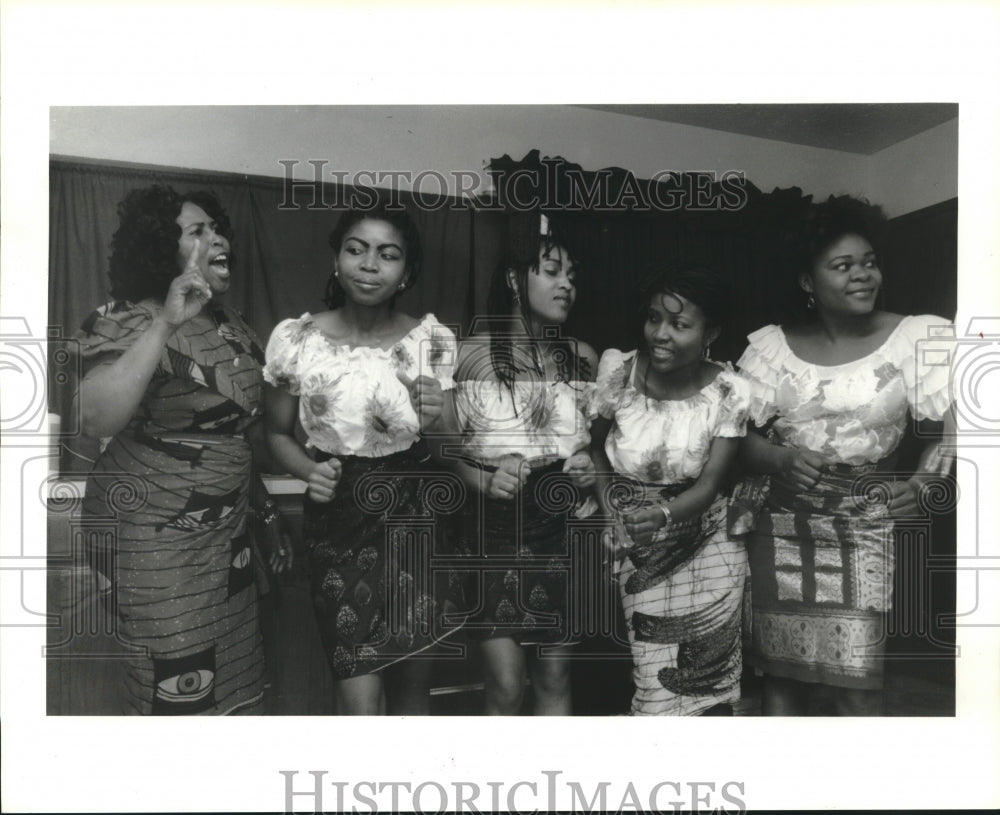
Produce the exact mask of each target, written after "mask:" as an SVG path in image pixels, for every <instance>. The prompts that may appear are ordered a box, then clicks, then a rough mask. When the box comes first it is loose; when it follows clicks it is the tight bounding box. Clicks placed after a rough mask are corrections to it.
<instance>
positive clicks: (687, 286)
mask: <svg viewBox="0 0 1000 815" xmlns="http://www.w3.org/2000/svg"><path fill="white" fill-rule="evenodd" d="M661 294H679V295H680V296H681V297H683V298H685V299H686V300H690V301H691V302H692V303H694V304H695V305H696V306H698V308H700V309H701V311H702V313H703V314H704V315H705V319H706V321H707V322H708V327H709V328H722V327H724V326H725V324H726V323H727V322H728V320H729V313H730V286H729V280H728V279H727V278H726V276H725V275H723V274H722V272H721V271H719V269H717V268H716V267H715V266H709V265H704V264H694V263H691V264H687V263H679V264H676V265H670V266H665V267H660V268H657V269H655V270H654V271H653V272H652V273H651V274H649V275H648V276H647V277H646V278H645V280H644V281H643V282H642V285H641V286H640V288H639V313H640V315H641V318H642V322H643V323H644V322H645V320H646V312H647V311H648V309H649V306H650V304H651V303H652V302H653V298H654V297H656V296H658V295H661Z"/></svg>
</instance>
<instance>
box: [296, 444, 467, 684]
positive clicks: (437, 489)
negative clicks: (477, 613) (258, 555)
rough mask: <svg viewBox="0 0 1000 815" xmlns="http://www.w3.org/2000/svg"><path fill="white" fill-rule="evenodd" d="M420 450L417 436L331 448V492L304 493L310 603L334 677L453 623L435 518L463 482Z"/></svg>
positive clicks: (450, 582) (454, 503)
mask: <svg viewBox="0 0 1000 815" xmlns="http://www.w3.org/2000/svg"><path fill="white" fill-rule="evenodd" d="M425 456H426V448H425V447H424V446H423V445H420V444H417V445H414V447H412V448H410V449H409V450H405V451H403V452H400V453H394V454H392V455H388V456H384V457H381V458H364V457H357V456H343V457H338V458H339V460H340V463H341V468H342V469H341V475H340V481H339V482H338V484H337V489H336V492H335V494H334V498H333V500H332V501H330V502H328V503H317V502H315V501H312V500H311V499H310V498H309V497H308V495H307V496H306V498H305V503H304V516H303V536H304V538H305V544H306V547H307V549H308V552H309V574H310V584H311V594H312V600H313V607H314V610H315V612H316V620H317V622H318V624H319V630H320V636H321V639H322V642H323V647H324V650H325V652H326V656H327V661H328V662H329V664H330V668H331V671H332V672H333V677H334V679H348V678H350V677H352V676H359V675H362V674H369V673H375V672H377V671H380V670H381V669H383V668H385V667H387V666H389V665H392V664H394V663H396V662H399V661H400V660H403V659H406V658H407V657H410V656H412V655H415V654H418V653H423V652H428V651H429V649H431V648H432V647H433V646H434V645H435V644H436V643H438V642H439V641H441V640H443V639H445V638H446V637H448V636H450V635H451V634H452V633H454V631H455V630H456V629H457V628H459V627H460V626H461V623H462V617H461V615H460V609H461V605H462V600H461V594H460V592H461V586H460V585H459V583H458V581H457V580H456V579H455V577H454V575H453V574H452V573H451V572H450V571H449V570H448V569H447V568H439V567H437V566H436V565H435V564H434V561H435V559H438V558H440V557H441V556H443V555H445V554H446V553H445V551H444V550H443V548H442V546H443V543H442V542H443V541H444V536H443V535H440V534H438V533H439V529H438V526H439V524H438V523H437V520H436V519H437V517H438V516H439V515H442V514H447V513H451V512H455V511H456V510H457V509H458V507H459V505H460V498H461V495H460V492H461V489H460V488H459V487H458V486H457V483H456V482H458V479H457V477H455V476H452V475H450V474H448V473H440V472H435V471H434V470H432V469H430V468H428V466H427V464H426V463H425ZM320 458H323V456H320ZM327 458H329V457H328V456H327Z"/></svg>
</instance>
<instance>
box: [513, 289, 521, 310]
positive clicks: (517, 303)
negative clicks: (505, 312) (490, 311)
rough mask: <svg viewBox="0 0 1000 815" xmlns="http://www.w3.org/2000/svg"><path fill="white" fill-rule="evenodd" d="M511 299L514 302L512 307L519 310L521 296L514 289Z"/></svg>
mask: <svg viewBox="0 0 1000 815" xmlns="http://www.w3.org/2000/svg"><path fill="white" fill-rule="evenodd" d="M512 297H513V300H514V305H515V306H517V307H518V308H520V307H521V295H520V294H518V293H517V289H514V293H513V295H512Z"/></svg>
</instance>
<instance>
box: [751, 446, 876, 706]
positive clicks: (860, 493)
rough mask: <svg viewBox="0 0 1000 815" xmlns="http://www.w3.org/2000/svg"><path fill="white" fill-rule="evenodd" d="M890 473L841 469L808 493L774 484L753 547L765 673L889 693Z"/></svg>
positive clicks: (757, 660) (759, 661)
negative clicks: (881, 498)
mask: <svg viewBox="0 0 1000 815" xmlns="http://www.w3.org/2000/svg"><path fill="white" fill-rule="evenodd" d="M882 469H885V467H884V466H883V464H872V465H864V466H860V467H850V466H847V465H841V466H839V467H835V468H833V469H832V471H830V472H826V473H824V475H823V478H822V479H821V480H820V482H819V484H818V485H817V486H816V487H815V488H814V489H813V490H812V491H810V492H806V493H799V494H796V493H795V491H794V490H793V489H792V488H790V486H789V485H788V484H787V483H786V482H784V481H782V480H781V479H780V478H778V477H776V476H772V478H771V489H770V495H769V497H768V500H767V503H766V504H765V506H764V508H763V509H762V510H761V512H760V514H759V515H758V517H757V521H756V526H755V529H754V531H753V532H752V533H751V534H750V535H749V536H748V538H747V545H748V549H749V554H750V574H751V585H752V597H753V626H752V628H753V651H752V654H751V656H750V657H749V658H748V661H751V662H752V663H753V665H754V666H755V667H756V668H758V669H760V670H762V671H763V672H764V673H767V674H770V675H773V676H780V677H785V678H789V679H797V680H800V681H803V682H818V683H822V684H826V685H835V686H840V687H847V688H862V689H877V688H880V687H882V678H883V655H884V653H885V624H884V619H883V618H884V612H885V611H887V610H888V609H889V607H890V602H891V599H890V598H891V589H892V572H893V550H892V522H891V520H890V519H889V518H888V517H887V515H886V513H885V509H884V502H874V503H870V502H868V501H867V498H868V497H869V495H870V494H871V493H869V491H868V489H867V488H866V484H867V485H868V487H875V488H876V496H877V492H878V491H879V490H880V489H881V488H880V487H878V485H879V483H880V478H879V475H878V473H879V471H880V470H882Z"/></svg>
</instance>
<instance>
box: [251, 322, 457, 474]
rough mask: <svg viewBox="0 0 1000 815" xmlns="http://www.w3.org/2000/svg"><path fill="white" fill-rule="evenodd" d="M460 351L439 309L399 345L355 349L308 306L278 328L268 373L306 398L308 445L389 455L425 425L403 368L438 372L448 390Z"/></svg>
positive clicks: (413, 373) (302, 401)
mask: <svg viewBox="0 0 1000 815" xmlns="http://www.w3.org/2000/svg"><path fill="white" fill-rule="evenodd" d="M456 352H457V346H456V341H455V335H454V334H453V333H452V332H451V330H450V329H449V328H447V327H446V326H443V325H441V324H440V323H439V322H438V321H437V319H436V318H435V317H434V315H432V314H428V315H426V316H425V317H424V318H423V319H422V320H421V321H420V323H419V324H418V325H417V326H415V327H414V328H413V329H412V330H411V331H410V332H409V333H408V334H407V335H406V336H404V337H403V338H402V339H401V340H399V342H397V343H396V344H395V345H393V346H392V347H391V348H369V347H365V346H358V347H355V348H352V347H350V346H347V345H338V344H336V343H335V342H334V341H333V340H332V339H331V338H330V337H329V336H327V335H326V334H324V333H323V332H322V331H321V330H320V328H319V327H318V326H317V325H316V323H315V322H314V321H313V318H312V315H311V314H309V313H308V312H307V313H306V314H303V315H302V316H301V317H299V318H298V319H289V320H283V321H282V322H281V323H279V324H278V325H277V327H275V329H274V331H273V332H272V333H271V339H270V340H269V341H268V343H267V351H266V358H267V364H266V365H265V366H264V379H265V381H266V382H268V383H270V384H271V385H274V386H275V387H278V388H282V389H284V390H286V391H288V393H290V394H291V395H292V396H296V397H298V399H299V421H300V422H301V423H302V427H303V429H304V430H305V431H306V434H307V436H308V440H307V442H306V443H307V446H309V447H317V448H318V449H320V450H323V451H325V452H327V453H330V454H332V455H341V456H344V455H354V456H364V457H367V458H381V457H382V456H387V455H391V454H392V453H398V452H400V451H402V450H406V449H408V448H409V447H411V446H412V445H413V443H414V442H415V441H416V440H417V438H418V435H419V430H420V425H419V421H418V419H417V415H416V413H415V412H414V410H413V405H412V404H411V402H410V396H409V393H408V391H407V389H406V387H405V386H404V385H403V383H402V382H400V380H399V378H398V377H397V374H404V375H405V376H406V377H408V378H410V379H415V378H416V377H418V376H421V375H424V376H433V377H434V378H435V379H437V380H438V381H439V382H440V383H441V387H442V388H443V389H445V390H448V389H449V388H453V387H454V385H455V383H454V380H453V379H452V372H453V368H454V364H455V357H456Z"/></svg>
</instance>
